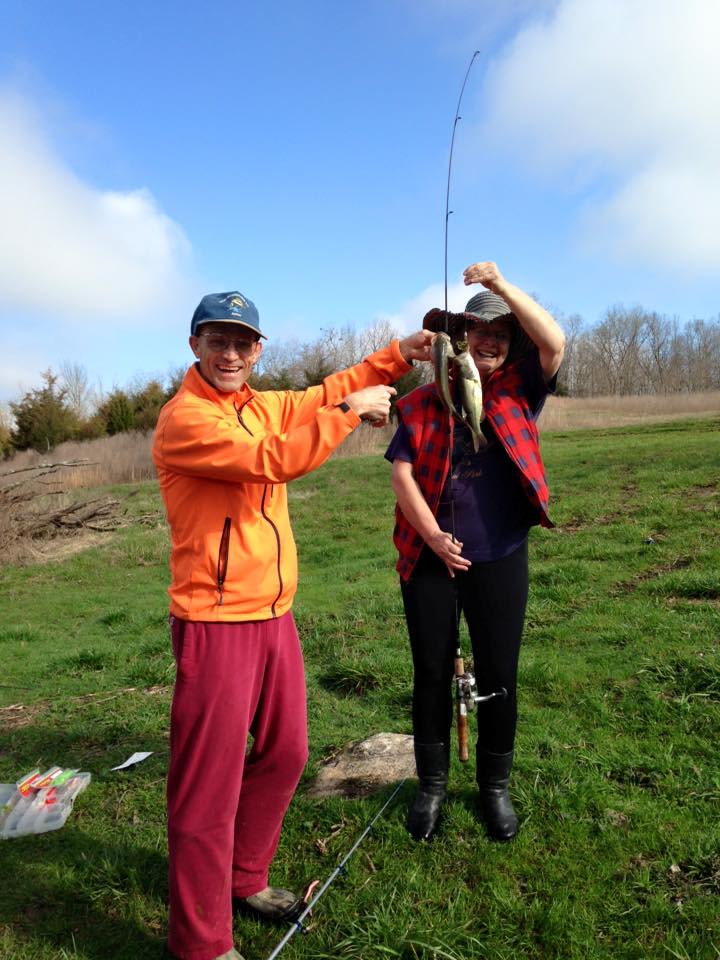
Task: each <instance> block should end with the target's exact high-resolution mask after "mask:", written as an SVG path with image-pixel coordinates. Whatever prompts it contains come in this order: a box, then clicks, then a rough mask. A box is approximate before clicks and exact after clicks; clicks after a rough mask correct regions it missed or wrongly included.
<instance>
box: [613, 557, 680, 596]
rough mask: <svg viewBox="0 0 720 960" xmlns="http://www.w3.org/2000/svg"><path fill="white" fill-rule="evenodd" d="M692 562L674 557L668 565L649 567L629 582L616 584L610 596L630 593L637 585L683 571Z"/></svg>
mask: <svg viewBox="0 0 720 960" xmlns="http://www.w3.org/2000/svg"><path fill="white" fill-rule="evenodd" d="M692 562H693V558H692V557H676V558H675V559H674V560H671V561H670V562H669V563H662V564H659V565H658V566H656V567H651V568H650V569H649V570H645V571H644V573H638V574H636V575H635V576H634V577H633V578H632V579H631V580H626V581H625V582H624V583H617V584H616V585H615V586H614V587H613V589H612V591H611V594H612V596H619V595H621V594H623V593H631V592H632V591H633V590H635V589H637V587H638V585H639V584H641V583H644V582H645V581H647V580H656V579H657V578H658V577H662V576H664V575H665V574H666V573H672V571H673V570H684V569H685V568H686V567H689V566H690V564H691V563H692Z"/></svg>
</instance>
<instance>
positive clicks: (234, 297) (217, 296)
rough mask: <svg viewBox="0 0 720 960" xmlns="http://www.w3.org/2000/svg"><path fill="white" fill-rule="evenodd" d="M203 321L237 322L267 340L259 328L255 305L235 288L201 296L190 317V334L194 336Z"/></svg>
mask: <svg viewBox="0 0 720 960" xmlns="http://www.w3.org/2000/svg"><path fill="white" fill-rule="evenodd" d="M204 323H237V324H239V325H240V326H241V327H247V328H248V330H252V332H253V333H256V334H257V335H258V336H259V337H262V338H263V340H267V337H266V336H265V334H264V333H262V332H261V330H260V314H259V313H258V311H257V307H256V306H255V304H254V303H253V302H252V300H248V298H247V297H244V296H243V295H242V294H241V293H238V291H237V290H231V291H230V293H208V294H207V296H205V297H203V298H202V300H201V301H200V303H199V304H198V305H197V308H196V310H195V313H194V314H193V317H192V323H191V324H190V334H191V336H193V337H196V336H197V331H198V327H201V326H202V325H203V324H204Z"/></svg>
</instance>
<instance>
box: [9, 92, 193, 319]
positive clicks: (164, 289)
mask: <svg viewBox="0 0 720 960" xmlns="http://www.w3.org/2000/svg"><path fill="white" fill-rule="evenodd" d="M0 129H2V131H3V136H2V139H1V140H0V181H1V182H2V183H3V187H4V189H3V190H2V192H0V309H2V310H3V311H4V312H6V313H7V312H8V311H9V310H10V309H12V311H13V312H15V311H28V312H42V313H47V314H50V315H53V316H55V317H58V316H62V317H63V318H64V319H65V321H66V322H67V321H75V322H76V323H77V324H79V325H82V324H83V323H84V322H85V323H86V322H87V321H88V320H93V319H96V318H98V317H110V318H114V320H115V324H114V325H115V326H116V327H117V326H124V325H127V326H133V325H139V324H141V323H147V321H148V316H149V313H150V312H151V313H152V318H153V319H155V318H156V317H157V315H158V314H162V313H163V312H165V311H167V313H168V315H169V314H170V312H171V308H172V305H173V304H174V303H177V302H178V301H182V299H183V297H182V294H184V293H185V291H186V289H187V287H186V285H185V281H184V279H183V278H184V276H187V260H188V257H189V252H190V251H189V244H188V241H187V240H186V238H185V236H184V234H183V232H182V230H181V229H180V228H179V227H178V225H177V224H176V223H174V222H173V221H172V220H171V219H170V218H169V217H168V216H166V215H165V214H164V213H163V212H162V211H161V210H160V209H159V208H158V206H157V204H156V202H155V200H154V198H153V197H152V195H151V194H150V193H149V192H148V191H147V190H144V189H138V190H133V191H129V192H116V191H108V190H100V189H98V188H97V187H95V186H93V185H91V184H88V183H84V182H83V181H82V180H81V179H80V178H79V177H77V176H76V175H75V174H74V173H73V172H72V171H71V170H69V169H68V168H67V166H66V165H65V164H64V163H63V161H62V159H61V158H60V157H58V156H57V155H56V154H55V153H54V151H53V149H52V147H51V145H50V143H49V140H48V137H47V136H46V134H45V132H44V130H43V123H42V120H41V117H40V115H39V113H38V112H37V110H36V109H35V108H34V107H33V105H32V104H31V102H30V101H29V100H28V99H27V98H24V97H22V96H20V95H18V94H17V93H14V92H13V91H8V90H4V91H3V90H0Z"/></svg>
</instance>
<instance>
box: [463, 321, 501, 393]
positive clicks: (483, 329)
mask: <svg viewBox="0 0 720 960" xmlns="http://www.w3.org/2000/svg"><path fill="white" fill-rule="evenodd" d="M467 337H468V353H469V354H470V356H471V357H472V358H473V361H474V363H475V366H476V367H477V369H478V373H479V374H480V379H481V380H485V379H487V377H489V376H490V374H491V373H494V372H495V370H497V369H498V368H499V367H501V366H502V365H503V363H505V361H506V360H507V355H508V351H509V350H510V342H511V340H512V325H511V324H510V323H508V322H507V320H490V321H489V322H488V323H482V322H480V323H478V324H477V325H476V326H475V327H473V328H472V329H470V330H468V335H467Z"/></svg>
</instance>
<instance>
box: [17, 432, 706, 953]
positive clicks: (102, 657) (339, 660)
mask: <svg viewBox="0 0 720 960" xmlns="http://www.w3.org/2000/svg"><path fill="white" fill-rule="evenodd" d="M719 426H720V424H719V423H718V421H717V420H714V421H695V422H691V421H684V422H681V423H673V424H669V425H660V426H652V427H643V428H626V429H613V430H605V431H587V432H584V433H578V432H573V433H568V434H553V435H549V436H548V437H546V438H545V440H544V454H545V459H546V463H547V465H548V472H549V475H550V480H551V489H552V491H553V501H552V514H553V518H554V519H555V522H556V523H557V524H558V528H557V529H556V530H553V531H544V530H539V529H536V530H534V531H533V533H532V536H531V596H530V604H529V609H528V619H527V628H526V635H525V642H524V648H523V654H522V658H521V679H520V723H519V729H518V741H517V754H516V756H517V762H516V770H515V774H514V778H513V783H512V793H513V796H514V798H515V801H516V808H517V809H518V812H519V814H520V816H521V819H522V827H521V832H520V834H519V835H518V837H517V839H516V840H515V841H514V842H513V843H511V844H509V845H494V844H491V843H489V842H488V841H487V840H486V839H485V836H484V833H483V830H482V827H481V826H480V825H479V824H478V822H477V820H476V817H475V808H474V788H473V771H472V769H471V768H470V767H469V766H465V765H461V764H460V763H459V762H458V761H457V760H453V769H452V774H451V792H450V801H449V803H448V806H447V814H446V816H445V820H444V825H443V828H442V830H441V833H440V835H439V836H438V838H437V839H436V841H434V842H433V843H432V844H428V845H425V844H415V843H413V841H412V840H411V839H410V838H409V836H408V835H407V834H406V833H405V830H404V827H403V819H404V813H405V808H406V806H407V803H408V802H409V799H410V797H411V795H412V789H413V788H412V785H411V784H407V785H406V786H405V787H404V788H403V791H402V792H401V795H400V798H399V800H398V802H397V803H396V804H395V805H394V806H393V807H392V808H391V809H389V810H388V812H387V814H386V815H385V816H384V817H383V818H381V819H380V820H379V821H378V822H377V824H376V827H375V829H374V830H373V833H372V834H371V835H370V836H369V837H368V838H367V839H366V840H365V842H364V843H363V845H362V846H361V847H360V848H359V850H358V852H357V853H356V854H355V856H354V857H353V858H352V859H351V861H350V862H349V864H348V869H347V874H346V875H344V876H342V877H340V878H339V879H338V880H337V881H336V883H335V884H333V886H332V887H331V888H330V889H329V891H328V892H327V893H326V894H325V897H324V898H323V899H322V900H321V901H320V904H319V905H318V907H317V909H316V911H315V916H314V918H313V920H312V922H311V924H310V932H309V934H308V935H307V936H304V937H301V936H297V937H295V938H294V939H293V941H292V942H291V943H290V944H289V945H288V946H287V947H286V949H285V951H284V953H283V958H287V960H299V958H331V957H332V958H335V957H339V958H358V960H360V958H362V960H375V958H378V960H379V958H389V957H397V958H403V960H414V958H422V960H431V958H438V960H440V958H446V960H460V958H466V957H481V958H491V960H511V958H512V960H517V958H528V960H535V958H553V960H554V958H578V960H579V958H598V960H605V958H607V960H610V958H613V960H617V958H637V960H646V958H652V960H660V958H664V960H670V958H673V957H674V958H683V960H717V958H718V957H720V827H719V825H718V809H719V806H718V805H719V802H720V764H719V762H718V748H717V744H718V742H719V741H720V717H719V715H720V650H719V638H720V540H719V535H718V530H719V529H720V527H719V524H718V521H719V519H720V516H719V513H720V498H719V496H718V478H719V477H720V433H719V432H718V427H719ZM130 489H131V488H129V487H128V488H122V489H121V490H120V491H119V492H127V491H128V490H130ZM132 489H134V490H136V491H137V493H136V495H135V496H134V497H133V498H132V500H131V501H130V503H131V504H132V507H131V508H132V510H133V511H135V512H136V513H137V514H138V515H146V514H148V513H153V512H155V513H157V511H158V510H159V506H158V499H157V493H156V489H155V486H154V484H150V483H148V484H142V485H138V487H136V488H132ZM116 492H118V491H116ZM290 500H291V513H292V516H293V524H294V529H295V532H296V537H297V540H298V547H299V552H300V582H301V586H300V592H299V594H298V598H297V601H296V605H295V616H296V620H297V623H298V629H299V631H300V635H301V638H302V641H303V645H304V649H305V655H306V661H307V674H308V700H309V718H310V719H309V724H310V743H311V759H310V763H309V765H308V769H307V772H306V775H305V777H304V780H303V784H301V787H300V790H299V791H298V794H297V796H296V798H295V800H294V802H293V805H292V807H291V809H290V812H289V814H288V816H287V818H286V823H285V829H284V832H283V837H282V841H281V845H280V850H279V853H278V857H277V860H276V863H275V867H274V871H273V878H272V879H273V881H274V882H277V883H279V884H283V885H289V886H296V887H298V888H299V887H303V886H304V885H306V884H307V883H308V882H309V881H310V880H311V879H313V878H325V877H326V876H327V875H328V874H329V873H330V872H331V871H332V870H333V868H334V867H335V865H336V864H337V862H338V861H339V859H340V858H341V857H342V856H343V854H344V853H345V852H346V851H347V850H348V849H349V848H350V846H351V845H352V843H353V842H354V840H355V838H356V836H357V835H358V834H359V833H360V832H361V831H362V830H363V828H364V826H365V824H366V823H367V821H368V820H369V819H370V817H371V816H372V815H373V814H374V813H375V811H376V810H377V809H378V808H379V806H380V805H381V803H382V802H383V796H384V795H377V796H375V797H370V798H365V799H357V800H340V799H329V800H321V801H318V800H311V799H310V798H308V797H306V795H305V792H304V789H303V787H304V785H305V784H306V783H307V782H308V780H309V779H310V778H311V777H312V775H313V774H314V772H315V771H316V770H317V768H318V766H319V764H320V762H321V760H322V758H323V757H325V756H327V755H328V754H329V753H330V752H331V751H332V750H334V749H335V748H337V747H339V746H341V745H343V744H345V743H347V742H348V741H349V740H355V739H360V738H364V737H366V736H369V735H371V734H373V733H376V732H378V731H380V730H393V731H398V732H409V731H410V722H409V703H410V682H411V677H410V661H409V654H408V649H407V641H406V636H405V626H404V620H403V616H402V605H401V602H400V597H399V591H398V588H397V582H396V577H395V574H394V571H393V566H394V559H395V558H394V551H393V548H392V545H391V542H390V531H391V526H392V495H391V492H390V488H389V466H388V465H387V464H386V463H384V462H383V461H382V459H380V458H361V459H356V460H337V461H334V462H332V463H330V464H328V465H327V466H326V467H324V468H323V469H322V470H320V471H319V472H317V473H316V474H314V475H311V476H309V477H306V478H304V479H303V480H301V481H298V482H296V483H295V484H293V485H292V486H291V488H290ZM167 550H168V537H167V533H166V531H165V529H164V527H163V526H162V525H161V524H157V525H154V526H148V525H143V526H137V527H134V528H129V529H126V530H122V531H120V532H117V533H115V534H112V535H109V536H108V539H107V542H106V543H105V544H104V545H103V546H100V547H96V548H93V549H90V550H87V551H85V552H83V553H80V554H77V555H76V556H74V557H71V558H69V559H66V560H63V561H62V562H58V563H54V564H46V565H44V566H30V567H23V568H16V567H10V566H6V567H5V568H3V569H2V571H1V572H0V584H1V590H0V624H2V626H0V657H1V658H2V664H3V670H2V676H1V678H0V684H1V685H0V706H4V707H11V706H13V705H16V706H15V707H14V709H10V710H7V709H6V710H4V711H3V712H1V713H0V723H1V724H3V726H2V732H1V734H0V780H12V779H15V778H16V777H17V776H19V775H20V774H21V773H22V772H24V771H26V770H29V769H32V768H33V767H34V766H36V765H40V766H42V765H49V764H51V763H59V764H61V765H66V766H69V765H72V766H82V767H83V769H87V770H90V771H91V772H92V774H93V782H92V784H91V785H90V787H89V789H88V790H87V792H86V793H85V794H83V795H82V796H81V797H80V798H79V800H78V802H77V804H76V808H75V810H74V812H73V814H72V816H71V818H70V819H69V820H68V822H67V824H66V825H65V827H64V828H63V829H62V830H60V831H58V832H57V833H54V834H47V835H44V836H39V837H29V838H23V839H19V840H14V841H6V842H2V843H0V876H2V878H3V879H2V883H3V897H2V899H0V956H2V957H3V958H7V960H21V958H22V960H36V958H37V960H46V958H57V957H82V958H92V960H95V958H98V960H99V958H101V957H102V958H105V957H118V958H151V957H162V956H163V955H164V947H163V938H164V931H165V924H166V919H167V917H166V905H165V904H166V890H167V888H166V855H165V840H164V774H165V771H166V769H167V734H168V706H169V697H170V684H171V683H172V677H173V664H172V658H171V655H170V650H169V640H168V635H167V626H166V598H165V588H166V585H167V578H168V570H167ZM466 647H467V643H466ZM17 704H22V705H23V707H22V708H20V707H18V706H17ZM140 749H145V750H152V751H154V753H153V756H152V757H150V759H149V760H147V761H146V762H145V763H143V764H141V765H140V766H138V767H137V768H135V769H133V770H131V771H128V772H125V773H111V772H110V768H111V767H112V766H115V765H116V764H117V763H119V762H121V761H122V760H124V759H125V758H126V757H127V756H128V755H129V754H130V753H131V752H133V751H134V750H140ZM385 795H387V793H386V794H385ZM319 840H324V841H325V842H324V843H318V841H319ZM282 932H283V931H282V930H273V929H269V928H267V927H264V926H261V925H260V924H258V923H256V922H254V921H252V920H249V919H245V918H238V919H237V921H236V934H237V941H238V943H239V944H240V945H241V949H242V951H243V953H244V955H245V956H246V958H247V960H258V958H262V957H266V956H267V955H268V953H269V952H270V951H271V949H272V947H273V946H274V945H275V944H276V943H277V941H278V940H279V939H280V936H281V935H282Z"/></svg>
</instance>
